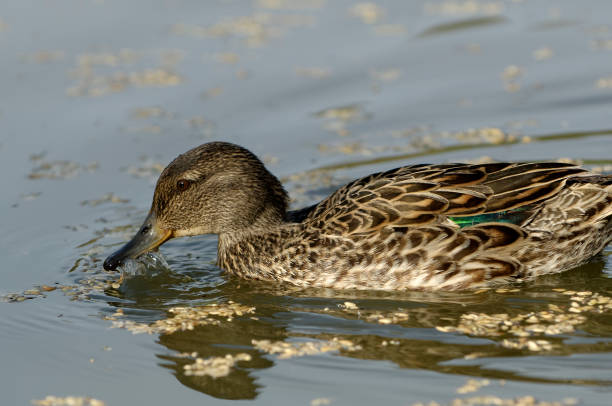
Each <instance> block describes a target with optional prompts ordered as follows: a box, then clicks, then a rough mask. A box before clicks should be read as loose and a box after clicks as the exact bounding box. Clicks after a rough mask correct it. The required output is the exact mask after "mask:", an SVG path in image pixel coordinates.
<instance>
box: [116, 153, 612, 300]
mask: <svg viewBox="0 0 612 406" xmlns="http://www.w3.org/2000/svg"><path fill="white" fill-rule="evenodd" d="M183 179H187V180H189V187H188V188H187V189H186V190H183V191H177V186H176V185H177V182H179V181H180V180H183ZM286 205H287V195H286V193H285V192H284V190H283V188H282V186H281V185H280V183H279V181H278V180H277V179H276V178H275V177H274V176H273V175H271V174H270V173H269V172H268V171H267V170H266V169H265V168H264V166H263V164H261V162H260V161H259V160H258V159H257V158H256V157H255V156H254V155H253V154H251V153H250V152H249V151H247V150H246V149H244V148H241V147H238V146H235V145H232V144H227V143H209V144H204V145H202V146H200V147H197V148H195V149H193V150H191V151H189V152H187V153H185V154H183V155H181V156H179V157H178V158H177V159H176V160H174V161H173V162H172V163H171V164H170V165H169V166H168V167H167V168H166V169H165V170H164V172H163V173H162V175H161V176H160V179H159V181H158V184H157V186H156V190H155V195H154V199H153V205H152V209H151V213H152V214H150V215H149V217H151V216H152V215H153V218H154V219H155V224H154V226H155V227H157V228H158V229H160V230H164V232H167V234H166V235H171V236H182V235H195V234H203V233H215V234H219V248H218V264H219V266H220V267H222V268H224V269H226V270H227V271H228V272H230V273H232V274H235V275H238V276H241V277H243V278H249V279H261V280H268V281H274V282H288V283H292V284H294V285H298V286H313V287H331V288H340V289H381V290H401V289H423V290H437V289H446V290H456V289H465V288H473V287H480V286H488V285H492V284H496V283H503V282H507V281H513V280H519V279H521V280H522V279H529V278H532V277H535V276H537V275H543V274H548V273H555V272H562V271H564V270H567V269H570V268H572V267H575V266H577V265H580V264H581V263H584V262H585V261H586V260H588V259H589V258H590V257H592V256H593V255H594V254H596V253H598V252H599V251H601V250H602V249H603V248H604V247H605V246H606V244H608V243H609V242H610V240H611V239H612V178H610V177H609V176H603V175H595V174H592V173H589V172H587V171H586V170H585V169H582V168H580V167H577V166H574V165H571V164H564V163H554V162H541V163H494V164H482V165H468V164H442V165H412V166H405V167H401V168H397V169H392V170H389V171H386V172H380V173H376V174H373V175H370V176H367V177H364V178H361V179H357V180H355V181H353V182H351V183H349V184H347V185H346V186H344V187H342V188H340V189H339V190H337V191H336V192H335V193H333V194H332V195H331V196H329V197H328V198H327V199H325V200H323V201H322V202H320V203H319V204H317V205H314V206H312V207H309V208H306V209H302V210H300V211H294V212H287V211H286ZM493 213H501V215H500V216H499V217H500V218H501V220H499V221H498V220H494V221H491V220H490V219H489V217H490V215H491V214H493ZM510 215H511V216H513V217H512V218H513V219H514V220H513V221H512V222H504V220H503V217H504V216H510ZM148 219H149V218H148ZM463 219H467V220H469V221H472V222H473V224H472V223H469V224H468V225H466V226H464V227H460V226H459V224H460V223H461V222H462V221H463ZM479 219H480V220H482V219H485V220H486V221H484V222H482V221H480V220H479ZM517 219H518V220H517ZM513 223H514V224H513ZM145 225H146V222H145ZM144 227H145V226H144V225H143V228H144ZM168 230H169V231H168ZM167 238H169V237H167ZM162 242H163V241H162ZM157 245H159V244H157ZM114 255H115V254H114ZM111 257H112V256H111ZM111 257H109V260H110V259H111ZM117 258H118V256H116V257H115V258H114V259H117ZM109 260H107V262H109V263H110V262H112V261H109ZM116 262H118V261H116ZM105 266H106V264H105Z"/></svg>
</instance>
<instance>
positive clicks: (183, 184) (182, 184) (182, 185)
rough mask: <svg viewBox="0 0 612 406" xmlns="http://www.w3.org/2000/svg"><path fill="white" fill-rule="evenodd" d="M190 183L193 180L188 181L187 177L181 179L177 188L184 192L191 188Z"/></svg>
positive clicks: (177, 183)
mask: <svg viewBox="0 0 612 406" xmlns="http://www.w3.org/2000/svg"><path fill="white" fill-rule="evenodd" d="M190 184H191V182H190V181H188V180H187V179H180V180H179V181H178V182H176V188H177V189H178V190H179V191H180V192H183V191H185V190H187V188H189V185H190Z"/></svg>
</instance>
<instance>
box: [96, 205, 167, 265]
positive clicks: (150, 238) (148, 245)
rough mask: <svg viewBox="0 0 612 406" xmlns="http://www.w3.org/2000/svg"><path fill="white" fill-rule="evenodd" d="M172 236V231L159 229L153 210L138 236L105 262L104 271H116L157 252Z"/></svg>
mask: <svg viewBox="0 0 612 406" xmlns="http://www.w3.org/2000/svg"><path fill="white" fill-rule="evenodd" d="M172 236H173V233H172V230H164V229H161V228H159V226H158V225H157V217H156V216H155V212H153V211H152V210H151V211H150V212H149V215H148V216H147V218H146V219H145V221H144V223H143V224H142V226H141V227H140V230H138V232H137V233H136V235H135V236H134V237H133V238H132V239H131V240H130V241H129V242H128V243H127V244H125V245H124V246H123V247H121V248H119V249H118V250H117V251H115V252H113V253H112V254H111V255H109V256H108V258H106V260H104V269H106V270H107V271H114V270H115V269H117V267H118V266H120V265H122V264H123V263H124V262H125V260H127V259H130V258H137V257H139V256H140V255H142V254H144V253H147V252H149V251H153V250H155V249H156V248H157V247H159V246H160V245H162V244H163V243H165V242H166V241H168V240H169V239H170V238H172Z"/></svg>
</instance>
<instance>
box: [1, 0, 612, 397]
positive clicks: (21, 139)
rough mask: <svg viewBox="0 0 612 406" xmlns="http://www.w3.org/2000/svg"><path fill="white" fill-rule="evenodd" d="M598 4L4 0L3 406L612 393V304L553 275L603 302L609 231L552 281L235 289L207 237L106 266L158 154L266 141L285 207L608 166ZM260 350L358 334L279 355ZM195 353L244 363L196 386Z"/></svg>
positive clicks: (607, 61) (605, 26) (605, 5)
mask: <svg viewBox="0 0 612 406" xmlns="http://www.w3.org/2000/svg"><path fill="white" fill-rule="evenodd" d="M459 6H461V7H459ZM610 12H612V5H610V4H609V2H606V1H603V0H601V1H591V2H589V3H588V6H587V5H585V4H583V3H577V2H571V1H565V0H563V1H557V2H555V3H554V4H552V3H543V2H534V1H523V2H510V1H490V2H485V1H481V2H461V1H457V2H441V1H437V2H434V1H430V2H416V1H415V2H406V3H404V2H401V3H400V2H383V1H380V2H377V3H376V7H373V6H372V5H370V6H363V5H361V6H358V3H357V2H350V1H333V2H332V1H327V2H325V1H322V0H321V1H315V0H311V1H307V2H297V1H289V0H285V1H265V0H261V1H254V2H252V3H247V2H241V1H214V2H197V1H187V0H182V1H156V2H144V1H131V2H118V1H110V0H105V1H94V0H92V1H86V2H73V1H69V0H59V1H54V2H51V3H50V2H42V1H37V0H31V1H13V0H7V1H5V2H3V3H2V5H0V52H1V55H2V64H0V86H1V88H2V90H3V92H2V94H3V96H2V97H0V168H1V170H2V174H3V176H2V177H0V187H1V188H2V190H3V192H2V193H1V194H0V202H1V205H2V210H1V211H0V224H1V226H2V231H3V232H2V234H1V235H0V255H1V257H2V259H3V269H2V273H1V274H0V275H1V276H0V278H1V283H0V295H2V296H3V298H4V302H2V303H0V348H1V350H0V356H1V357H0V359H1V361H2V362H1V363H2V367H1V368H0V382H2V383H1V384H0V393H2V397H3V400H2V404H6V405H23V404H29V403H30V402H31V401H32V400H36V399H44V398H45V397H46V396H48V395H53V396H59V397H66V396H89V397H93V398H95V399H99V400H102V401H104V402H105V403H106V404H107V405H126V404H152V405H157V404H159V405H164V404H169V403H175V404H191V403H196V402H207V403H213V404H214V403H222V402H226V401H229V400H235V399H242V400H246V399H248V400H252V401H254V402H257V403H259V404H266V405H268V404H277V405H281V404H287V403H288V402H291V403H294V404H305V405H308V404H326V403H329V404H332V405H342V404H364V405H365V404H372V403H374V402H378V403H383V404H401V405H412V404H414V403H417V402H423V403H427V402H429V401H436V402H439V403H442V404H444V403H449V402H451V401H452V400H453V399H456V398H459V399H469V398H473V397H477V396H496V397H498V398H501V399H513V398H518V397H524V396H533V397H535V398H536V399H538V400H541V401H559V402H563V401H564V399H567V398H572V399H576V400H577V401H578V402H580V403H581V404H585V405H607V404H609V402H610V398H611V396H612V390H611V389H610V388H611V386H610V384H611V383H612V368H610V365H612V356H611V350H612V343H611V340H610V339H611V338H612V329H611V328H610V325H612V318H611V316H610V311H609V310H607V311H604V312H602V313H598V312H596V311H594V310H592V309H591V310H585V311H583V312H581V313H572V312H568V311H567V308H568V306H570V304H571V303H572V302H574V303H578V301H577V300H572V297H573V296H572V295H566V294H564V292H562V291H560V290H561V289H566V290H572V291H576V292H582V291H589V292H592V295H593V294H597V295H601V297H604V298H605V297H609V296H610V295H611V293H610V292H611V291H612V279H611V276H612V261H611V259H610V253H611V252H612V249H611V248H610V247H608V248H607V249H606V250H605V251H604V252H603V253H602V255H600V256H598V257H596V258H594V259H593V261H592V262H591V263H589V264H587V265H585V266H583V267H581V268H579V269H576V270H573V271H571V272H567V273H565V274H562V275H556V276H550V277H546V278H542V279H539V280H537V281H535V282H533V283H529V284H526V285H518V286H511V287H509V289H508V290H506V291H486V292H461V293H452V294H450V293H416V292H408V293H402V294H389V293H377V292H358V293H355V292H336V291H332V290H307V291H300V290H294V289H290V288H287V287H275V286H270V285H268V284H261V283H246V282H244V281H240V280H236V279H233V278H230V277H228V276H227V275H225V274H224V273H223V272H222V271H221V270H220V269H218V268H216V267H215V266H214V263H215V259H216V239H215V238H214V237H211V236H203V237H198V238H191V239H183V240H174V241H171V242H168V243H167V244H165V245H164V246H163V247H162V249H161V251H162V253H163V257H164V258H165V260H166V261H167V263H168V267H165V266H163V263H162V265H155V262H154V263H153V264H150V265H149V267H150V269H149V270H150V271H151V272H149V273H145V274H142V273H141V272H138V271H137V270H136V269H135V270H134V272H132V273H133V274H134V275H129V276H128V277H127V278H126V280H125V281H124V282H123V283H122V284H118V283H117V280H118V275H116V274H109V273H106V272H104V271H103V270H102V267H101V261H102V260H103V259H104V258H105V256H106V255H107V254H109V253H110V252H112V251H113V249H116V248H117V247H118V246H119V245H120V244H121V243H123V242H124V241H126V240H127V239H128V238H129V237H130V236H131V234H132V233H133V232H135V231H136V229H137V227H138V226H139V225H140V223H141V221H142V219H143V218H144V217H145V215H146V212H147V210H148V207H149V204H150V199H151V196H152V191H153V186H154V182H155V179H156V178H157V175H158V173H159V169H160V167H163V166H165V165H166V164H167V163H168V162H169V161H170V160H171V159H172V158H174V157H175V156H176V155H178V154H179V153H182V152H184V151H186V150H187V149H189V148H191V147H193V146H195V145H198V144H200V143H203V142H207V141H210V140H226V141H231V142H235V143H238V144H241V145H244V146H245V147H247V148H249V149H251V150H252V151H253V152H255V153H256V154H257V155H259V156H260V157H262V158H263V159H264V160H265V161H266V163H267V165H268V167H269V169H270V170H271V171H272V172H274V173H275V174H276V175H277V176H279V177H280V178H282V179H283V181H284V182H285V185H286V186H287V189H288V190H289V192H290V194H291V195H292V197H293V198H294V202H293V204H294V206H295V207H300V206H302V205H306V204H309V203H312V202H314V201H316V200H317V199H320V198H321V197H323V196H325V195H326V194H327V193H329V192H331V191H333V190H334V189H335V187H337V186H338V185H341V184H342V183H344V182H346V181H349V180H351V179H353V178H355V177H357V176H361V175H365V174H367V173H370V172H373V171H378V170H383V169H388V168H392V167H395V166H399V165H402V164H406V163H418V162H447V161H468V160H478V159H494V160H536V159H542V160H555V159H559V158H569V159H574V160H580V161H582V162H584V163H585V164H586V165H587V166H589V167H593V168H595V169H597V170H606V171H609V170H610V169H609V166H610V164H611V163H612V161H611V160H610V152H611V151H612V147H611V146H612V143H611V142H612V130H611V129H612V122H611V120H610V117H611V113H612V85H611V84H610V82H611V79H610V76H611V75H612V69H611V68H610V67H611V66H612V45H611V44H612V26H610V25H609V24H610V21H609V15H610ZM487 128H488V129H487ZM555 289H556V290H555ZM592 295H591V296H592ZM591 296H589V297H591ZM574 297H575V296H574ZM229 301H233V302H234V303H235V304H238V305H240V306H244V307H245V308H253V307H254V308H255V310H254V311H253V313H247V314H245V315H243V316H234V317H231V321H227V317H221V318H218V317H216V316H214V315H213V316H209V318H210V319H211V320H216V322H215V323H214V324H202V325H198V326H195V328H194V329H193V330H185V331H177V332H174V333H172V334H167V333H163V332H161V331H159V330H156V331H152V334H146V333H143V334H132V333H131V332H130V331H129V330H128V329H125V328H111V327H112V326H113V323H115V326H117V325H118V323H117V322H128V323H127V324H126V323H124V324H123V326H124V327H125V326H127V325H128V324H129V323H132V324H131V325H132V326H140V327H142V328H144V327H150V326H151V325H154V323H155V322H156V321H158V320H163V319H166V318H169V317H171V316H172V315H173V313H170V312H169V309H171V308H174V307H187V308H188V309H208V310H210V309H211V307H210V306H211V305H213V304H217V305H220V306H221V307H223V306H226V305H227V303H229ZM345 302H349V303H350V304H348V305H347V304H345ZM550 304H553V305H557V306H559V309H561V310H559V311H552V313H554V316H555V317H556V318H557V319H555V320H557V321H556V322H555V323H548V324H546V323H545V324H546V325H547V326H550V325H554V326H557V327H559V326H561V327H563V326H567V325H568V323H570V322H575V324H574V325H571V323H570V324H569V325H571V328H570V329H571V331H566V332H561V333H558V334H553V335H546V334H543V333H537V332H536V333H533V332H532V335H531V336H529V337H527V338H526V340H532V341H534V342H535V344H528V343H527V342H526V341H524V342H522V344H521V341H520V337H517V336H515V335H513V334H508V333H502V332H500V331H499V330H496V329H495V328H489V329H488V330H484V331H480V332H476V331H472V332H466V331H455V330H453V329H454V328H455V329H456V328H457V327H458V326H459V327H461V326H464V327H466V324H465V323H467V321H466V320H468V319H469V317H476V316H473V315H480V316H478V317H480V318H481V319H482V318H483V317H485V316H486V317H493V315H496V314H507V315H508V316H507V317H509V318H515V324H516V325H518V326H519V327H520V329H523V330H525V329H526V328H527V326H529V325H530V324H534V323H530V322H529V321H527V319H528V318H529V317H531V316H532V315H533V314H535V315H540V316H541V313H539V312H543V311H546V310H547V309H549V305H550ZM353 307H356V309H355V308H353ZM119 309H121V310H122V312H123V315H120V313H117V311H118V310H119ZM532 313H533V314H532ZM470 315H472V316H470ZM483 315H484V316H483ZM540 316H538V317H540ZM577 316H580V317H583V318H584V319H576V317H577ZM495 317H501V316H495ZM572 317H574V318H572ZM112 319H115V320H112ZM381 320H382V322H381ZM495 320H496V321H491V323H493V324H492V325H500V324H495V323H497V322H499V320H498V319H495ZM516 320H519V321H516ZM462 323H463V324H462ZM119 324H120V323H119ZM143 326H144V327H143ZM436 327H437V328H436ZM466 328H467V327H466ZM520 329H519V330H520ZM334 339H336V341H333V340H334ZM253 340H255V341H253ZM261 340H271V341H272V342H275V341H282V342H286V343H290V344H291V345H292V347H291V348H294V349H299V348H305V347H301V346H303V345H311V346H315V347H316V346H317V345H318V346H319V347H317V348H319V349H321V345H324V344H325V343H327V342H328V341H329V343H328V344H325V345H327V346H328V347H329V346H333V345H336V344H337V343H338V341H337V340H348V341H350V342H351V343H352V344H351V345H352V347H351V346H344V347H342V346H341V348H340V349H339V350H334V351H328V352H323V353H319V354H314V355H305V356H299V357H298V356H295V357H291V358H280V357H279V355H278V354H269V353H267V352H266V351H264V350H263V349H261V348H263V347H258V344H256V343H261V342H262V341H261ZM504 340H509V341H504ZM536 340H541V341H536ZM304 343H306V344H304ZM308 343H311V344H308ZM312 343H314V344H312ZM322 343H323V344H322ZM330 343H331V344H330ZM334 343H336V344H334ZM538 343H539V344H538ZM513 344H514V345H519V346H521V345H522V346H523V347H524V348H520V349H516V348H509V347H512V345H513ZM300 345H301V346H300ZM530 346H531V347H530ZM323 348H325V347H323ZM193 352H197V354H198V356H199V357H202V358H208V357H213V356H215V357H224V356H225V355H226V354H231V355H236V354H239V353H246V354H248V355H249V356H250V361H237V362H236V363H235V364H234V365H233V366H231V368H230V369H229V375H227V376H226V377H219V378H216V379H214V378H212V377H210V376H190V375H186V373H185V371H186V370H185V369H184V365H187V364H191V363H193V362H194V359H192V357H191V356H189V355H186V353H189V354H191V353H193ZM470 379H474V380H476V383H471V384H470V385H467V386H466V383H468V381H469V380H470ZM473 401H474V402H475V401H476V400H473ZM490 401H493V400H491V399H490ZM464 402H467V400H466V401H464ZM568 402H569V403H571V402H570V401H566V403H568Z"/></svg>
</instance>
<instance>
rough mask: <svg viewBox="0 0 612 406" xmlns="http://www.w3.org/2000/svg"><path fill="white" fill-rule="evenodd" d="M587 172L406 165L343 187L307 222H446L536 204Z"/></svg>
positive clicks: (552, 166)
mask: <svg viewBox="0 0 612 406" xmlns="http://www.w3.org/2000/svg"><path fill="white" fill-rule="evenodd" d="M585 172H587V171H586V170H585V169H582V168H580V167H577V166H575V165H572V164H566V163H557V162H538V163H491V164H479V165H478V164H477V165H471V164H442V165H412V166H404V167H400V168H396V169H392V170H389V171H385V172H379V173H375V174H372V175H369V176H366V177H364V178H360V179H357V180H355V181H353V182H351V183H349V184H347V185H345V186H343V187H342V188H340V189H339V190H337V191H336V192H335V193H333V194H332V195H331V196H329V197H328V198H327V199H325V200H323V201H322V202H321V203H319V204H318V205H317V206H316V207H315V208H314V209H313V210H312V211H310V213H309V214H308V216H306V218H305V219H304V222H308V223H311V224H312V225H313V226H314V227H316V228H317V229H318V230H320V231H322V232H324V233H325V234H337V235H351V234H359V233H370V232H373V231H375V230H380V229H382V228H384V227H393V228H404V227H422V226H425V225H435V224H444V223H448V218H449V217H452V218H458V217H469V216H476V215H480V214H489V213H499V212H505V211H508V210H513V209H517V208H522V207H523V208H531V207H533V206H534V205H536V204H537V203H539V202H542V201H544V200H547V199H549V198H551V197H552V196H555V195H556V194H557V193H559V191H560V190H562V189H563V187H564V186H565V184H566V182H567V180H568V179H570V178H572V177H575V176H576V175H579V174H581V173H585ZM484 221H487V220H484Z"/></svg>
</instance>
